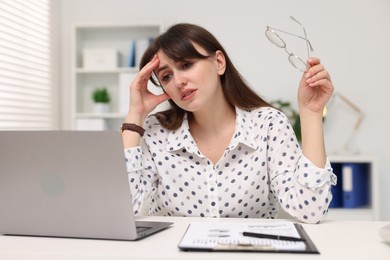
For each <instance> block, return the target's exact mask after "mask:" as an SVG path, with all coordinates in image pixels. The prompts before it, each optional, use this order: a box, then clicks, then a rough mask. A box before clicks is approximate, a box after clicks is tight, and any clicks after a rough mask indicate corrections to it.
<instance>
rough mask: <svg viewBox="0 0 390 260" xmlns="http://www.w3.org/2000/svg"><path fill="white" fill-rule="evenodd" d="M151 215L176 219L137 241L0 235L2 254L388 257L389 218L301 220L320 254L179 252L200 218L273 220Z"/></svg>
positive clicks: (42, 259) (43, 257) (44, 259)
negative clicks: (383, 234)
mask: <svg viewBox="0 0 390 260" xmlns="http://www.w3.org/2000/svg"><path fill="white" fill-rule="evenodd" d="M144 220H150V221H153V220H154V221H172V222H174V225H173V226H172V227H171V228H169V229H167V230H164V231H162V232H160V233H157V234H154V235H153V236H150V237H147V238H144V239H143V240H140V241H137V242H122V241H105V240H87V239H62V238H36V237H13V236H0V259H1V260H8V259H29V260H36V259H39V260H48V259H50V260H53V259H54V260H57V259H58V260H65V259H66V260H69V259H71V260H76V259H77V260H81V259H82V260H89V259H99V260H100V259H105V260H111V259H113V260H114V259H115V260H118V259H148V260H149V259H170V260H172V259H181V260H183V259H184V260H191V259H211V260H218V259H223V260H225V259H227V260H228V259H235V260H237V259H257V260H258V259H300V260H302V259H327V260H329V259H330V260H331V259H354V260H356V259H364V260H367V259H375V260H382V259H383V260H385V259H386V260H389V259H390V245H389V244H386V243H385V242H383V241H382V239H381V237H380V236H379V229H380V228H381V227H383V226H385V225H386V224H389V223H388V222H378V221H325V222H324V223H322V224H319V225H310V224H303V226H304V228H305V230H306V232H307V233H308V234H309V236H310V237H311V239H312V240H313V242H314V244H315V245H316V246H317V248H318V250H319V251H320V253H321V254H320V255H305V254H285V253H284V254H281V253H250V252H249V253H235V252H232V253H227V252H223V253H215V252H212V253H211V252H181V251H180V250H179V249H178V247H177V245H178V243H179V241H180V239H181V237H182V236H183V234H184V232H185V230H186V228H187V226H188V224H189V223H190V222H191V221H192V220H196V221H231V222H240V221H252V222H253V221H257V222H258V221H273V220H263V219H207V218H175V217H147V218H144Z"/></svg>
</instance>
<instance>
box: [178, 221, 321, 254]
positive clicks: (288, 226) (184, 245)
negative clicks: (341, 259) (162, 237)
mask: <svg viewBox="0 0 390 260" xmlns="http://www.w3.org/2000/svg"><path fill="white" fill-rule="evenodd" d="M245 231H251V232H258V233H260V232H261V233H268V234H277V235H284V236H286V235H289V236H294V237H296V238H301V239H303V240H304V241H302V242H293V241H281V240H275V239H263V238H254V237H245V236H243V235H242V233H243V232H245ZM178 247H179V249H180V250H181V251H208V252H263V253H294V254H320V252H319V251H318V249H317V247H316V246H315V244H314V243H313V241H312V240H311V239H310V237H309V235H308V234H307V233H306V231H305V230H304V228H303V226H302V225H301V224H299V223H293V222H288V221H279V222H255V223H247V222H241V223H226V222H191V223H190V224H189V225H188V227H187V230H186V231H185V233H184V235H183V237H182V239H181V240H180V242H179V245H178Z"/></svg>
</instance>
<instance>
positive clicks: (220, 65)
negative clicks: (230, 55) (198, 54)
mask: <svg viewBox="0 0 390 260" xmlns="http://www.w3.org/2000/svg"><path fill="white" fill-rule="evenodd" d="M215 61H216V63H217V72H218V75H220V76H221V75H223V74H224V73H225V70H226V59H225V55H224V54H223V52H222V51H220V50H218V51H216V52H215Z"/></svg>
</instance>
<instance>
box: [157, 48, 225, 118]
mask: <svg viewBox="0 0 390 260" xmlns="http://www.w3.org/2000/svg"><path fill="white" fill-rule="evenodd" d="M194 47H195V48H196V49H197V50H198V52H200V53H201V54H203V55H206V56H210V57H209V58H207V59H189V60H185V61H179V62H176V61H174V60H172V59H170V58H169V57H168V56H167V55H166V54H165V53H164V52H163V51H162V50H159V51H158V52H157V56H158V58H159V60H160V63H159V65H158V66H157V68H156V69H155V70H154V71H155V73H156V75H157V77H158V79H159V81H160V84H161V85H162V86H163V88H164V91H165V92H166V93H167V94H168V95H169V96H170V98H171V99H172V100H173V101H174V102H175V103H176V104H177V105H178V106H179V107H181V108H182V109H184V110H187V111H191V112H196V111H200V110H202V109H207V108H208V107H210V105H212V104H213V102H215V98H216V97H217V95H222V96H223V93H222V87H221V82H220V76H221V75H223V73H224V72H225V57H224V55H223V53H222V52H221V51H217V52H216V53H213V54H211V55H209V54H208V53H207V52H206V51H205V50H204V49H203V48H201V47H200V46H198V45H196V44H194ZM213 100H214V101H213Z"/></svg>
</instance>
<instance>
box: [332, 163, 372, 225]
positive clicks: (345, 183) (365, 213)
mask: <svg viewBox="0 0 390 260" xmlns="http://www.w3.org/2000/svg"><path fill="white" fill-rule="evenodd" d="M330 161H331V164H332V166H333V170H334V172H335V174H336V175H337V178H338V184H337V187H332V191H333V195H334V198H333V200H334V201H332V204H331V207H330V208H329V212H328V219H348V220H351V219H352V220H378V219H379V190H378V188H379V185H378V173H377V163H376V161H375V159H374V158H372V157H369V156H363V155H348V156H340V155H337V156H330ZM356 189H358V190H356Z"/></svg>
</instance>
